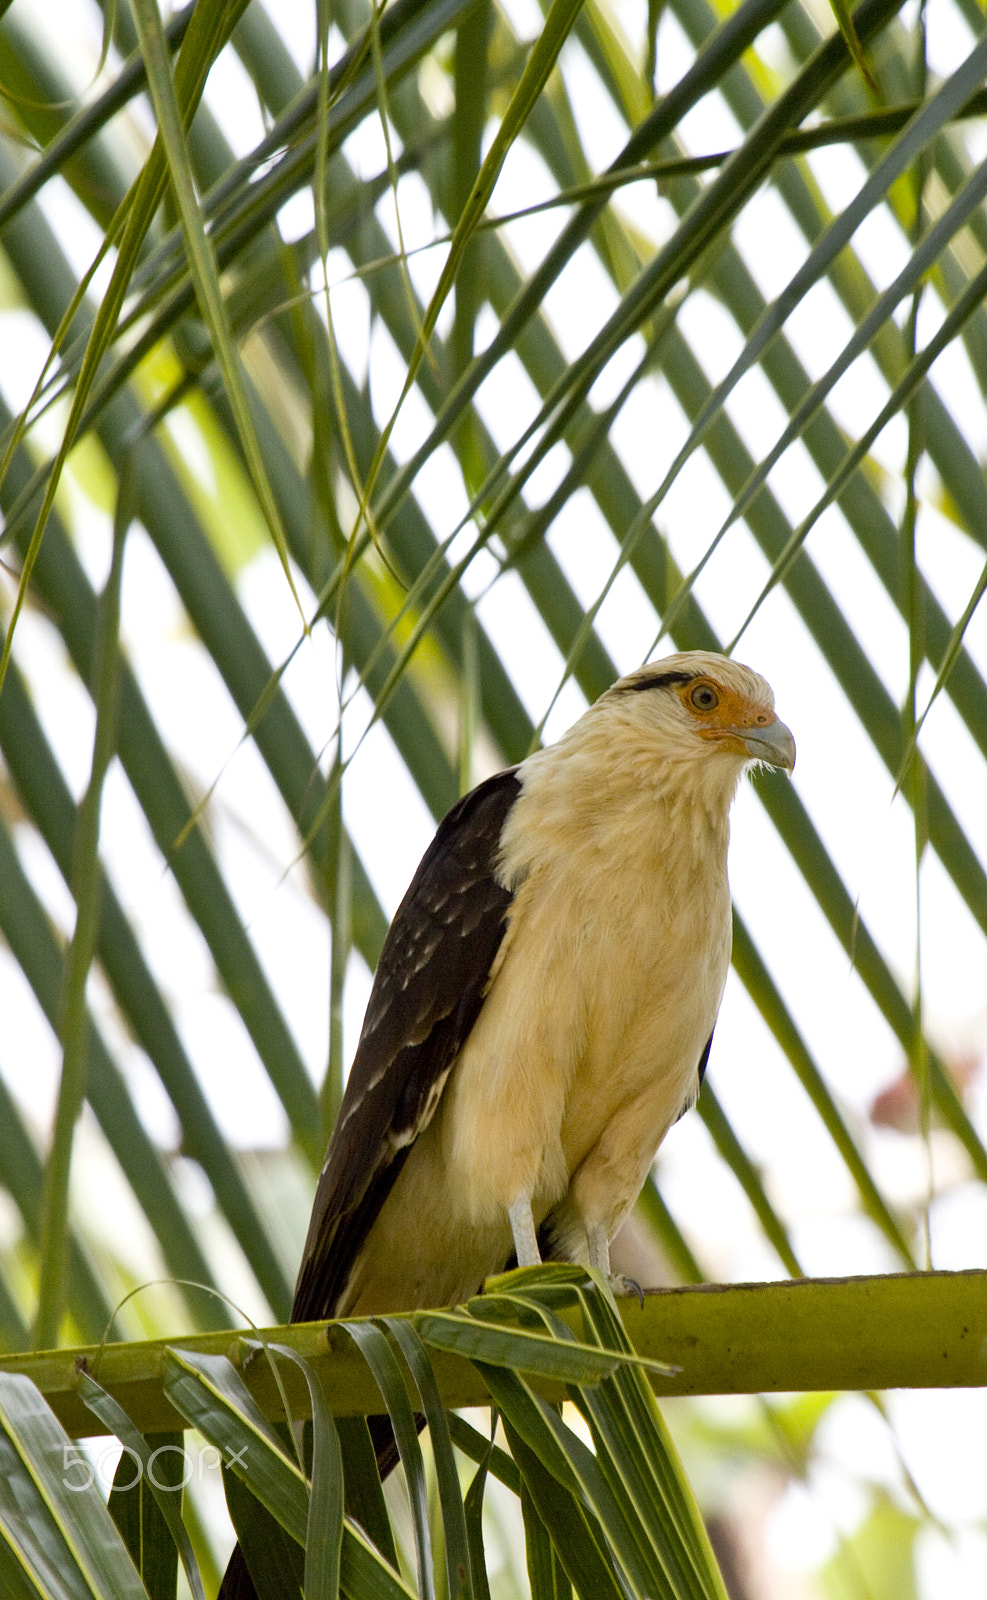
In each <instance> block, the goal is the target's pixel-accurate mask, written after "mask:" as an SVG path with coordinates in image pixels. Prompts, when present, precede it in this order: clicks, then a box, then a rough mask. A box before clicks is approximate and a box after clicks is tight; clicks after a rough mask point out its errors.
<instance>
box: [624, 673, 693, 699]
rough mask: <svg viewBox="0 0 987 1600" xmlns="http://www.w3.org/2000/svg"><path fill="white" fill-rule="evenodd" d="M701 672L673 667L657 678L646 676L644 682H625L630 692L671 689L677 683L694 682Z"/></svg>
mask: <svg viewBox="0 0 987 1600" xmlns="http://www.w3.org/2000/svg"><path fill="white" fill-rule="evenodd" d="M701 676H702V674H701V673H699V672H681V671H679V670H678V669H677V668H675V667H673V668H671V670H670V671H668V672H661V673H659V674H658V676H657V677H656V678H645V679H644V681H643V682H642V683H625V685H624V688H625V690H626V691H627V693H628V694H639V693H640V692H641V690H642V689H671V688H673V687H674V686H675V685H676V684H680V683H692V682H693V681H694V680H695V679H696V678H699V677H701Z"/></svg>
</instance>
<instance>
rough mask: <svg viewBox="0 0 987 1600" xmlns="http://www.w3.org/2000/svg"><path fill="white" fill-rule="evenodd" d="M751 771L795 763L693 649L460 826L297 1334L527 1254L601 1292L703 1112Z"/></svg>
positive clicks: (409, 906) (428, 1296)
mask: <svg viewBox="0 0 987 1600" xmlns="http://www.w3.org/2000/svg"><path fill="white" fill-rule="evenodd" d="M757 763H764V764H766V765H768V766H773V767H781V768H784V769H786V770H788V771H791V769H792V767H793V766H794V764H795V743H794V740H793V739H792V735H791V733H790V732H789V730H788V728H787V727H786V726H785V724H784V723H783V722H780V721H779V720H778V718H777V716H776V714H775V709H774V697H773V695H772V693H771V690H770V688H769V687H768V685H767V683H765V681H764V679H763V678H761V677H759V676H758V674H757V673H755V672H752V671H751V670H750V669H749V668H748V667H743V666H740V665H739V664H738V663H737V662H734V661H730V660H728V659H727V658H726V657H724V656H719V655H713V654H708V653H706V652H702V651H692V652H689V653H687V654H682V655H674V656H669V657H667V658H666V659H665V660H662V661H656V662H653V663H651V664H650V665H648V666H645V667H642V668H641V669H640V671H638V672H634V673H631V674H630V675H629V676H628V677H626V678H621V679H620V680H619V681H618V682H617V683H615V684H614V685H613V687H612V688H610V689H608V690H607V691H606V693H605V694H603V695H601V697H600V699H599V700H597V701H596V703H595V704H594V705H593V706H591V707H590V708H589V710H588V711H587V712H585V714H584V715H583V716H582V717H580V719H579V721H578V722H576V723H575V724H574V726H573V727H571V728H570V729H569V731H568V732H567V733H566V734H564V735H563V736H562V738H561V739H560V740H559V741H558V743H556V744H554V745H551V746H549V747H548V748H547V749H544V750H539V751H538V752H536V753H535V754H534V755H531V756H529V757H528V758H527V759H526V760H525V761H522V762H521V763H520V765H519V766H516V767H512V768H510V769H509V770H508V771H506V772H501V773H498V774H497V775H496V776H495V777H492V778H488V779H487V781H486V782H485V783H481V784H480V785H479V786H478V787H477V788H476V789H474V790H472V792H471V793H470V794H468V795H466V796H465V798H464V799H462V800H460V801H459V803H458V804H457V805H455V806H453V808H452V810H451V811H450V812H449V813H448V815H447V816H446V817H445V819H444V821H443V822H442V823H441V824H440V825H439V829H438V831H437V833H436V835H435V838H434V840H433V841H432V844H431V845H430V846H429V848H428V850H427V851H426V853H425V855H424V857H423V859H422V862H421V864H420V866H419V868H418V871H417V872H416V873H415V876H414V878H413V879H412V882H411V886H410V888H409V889H408V892H407V894H406V895H405V897H404V899H403V901H402V902H401V905H400V906H399V908H398V911H397V913H396V915H395V917H394V921H393V922H392V924H391V927H390V931H389V933H388V935H387V938H386V940H385V942H384V947H383V950H382V952H381V957H380V961H379V963H378V966H377V972H376V976H375V978H374V984H373V989H372V992H371V995H370V1002H369V1004H368V1007H367V1013H366V1017H365V1020H364V1024H363V1031H362V1033H361V1035H360V1041H359V1044H358V1046H357V1051H356V1055H355V1057H354V1060H353V1065H352V1069H351V1071H350V1075H349V1078H348V1080H347V1084H346V1090H345V1093H344V1095H343V1100H342V1105H341V1107H340V1111H339V1117H338V1119H337V1122H336V1127H335V1131H334V1133H333V1135H332V1138H331V1140H330V1143H329V1149H328V1152H327V1155H326V1160H325V1165H324V1166H323V1169H322V1175H321V1177H320V1179H319V1186H318V1192H317V1194H316V1198H315V1206H314V1209H313V1212H312V1220H311V1225H310V1227H309V1231H308V1238H307V1240H306V1243H305V1250H304V1254H303V1258H302V1266H301V1271H300V1273H299V1277H298V1285H297V1289H296V1292H295V1301H294V1307H293V1311H292V1318H293V1320H294V1321H307V1320H313V1319H316V1318H322V1317H338V1316H351V1315H365V1314H375V1313H383V1312H391V1311H403V1310H411V1309H414V1308H416V1307H427V1306H441V1305H450V1304H454V1303H456V1302H459V1301H462V1300H464V1299H466V1298H467V1297H468V1296H470V1295H472V1294H475V1293H476V1292H477V1290H478V1289H479V1288H480V1285H481V1284H482V1282H483V1280H484V1278H486V1277H487V1276H489V1275H490V1274H491V1273H493V1272H497V1271H499V1270H501V1269H502V1268H503V1267H504V1266H505V1265H506V1264H507V1263H508V1261H510V1260H511V1259H515V1260H516V1261H517V1263H518V1264H519V1265H521V1266H527V1265H532V1264H534V1263H535V1262H537V1261H539V1260H540V1259H542V1258H543V1257H544V1258H549V1259H555V1260H566V1261H581V1262H584V1263H586V1264H587V1265H589V1266H592V1267H596V1268H598V1269H599V1270H600V1271H601V1272H603V1273H604V1274H607V1275H609V1272H610V1252H609V1245H610V1240H611V1239H612V1238H613V1236H614V1234H615V1233H616V1231H617V1229H618V1228H619V1227H620V1224H621V1223H622V1222H623V1220H624V1218H625V1217H626V1216H627V1214H628V1212H629V1211H630V1209H631V1207H632V1206H633V1204H634V1201H635V1200H636V1199H637V1196H638V1194H639V1193H640V1191H641V1188H642V1186H643V1184H644V1181H645V1178H646V1177H647V1174H648V1171H649V1168H650V1166H651V1163H652V1161H653V1160H654V1157H655V1153H656V1151H657V1149H658V1146H659V1144H660V1143H661V1141H662V1139H663V1138H664V1136H665V1134H666V1133H667V1131H668V1129H669V1127H670V1126H671V1124H672V1123H673V1122H675V1120H676V1119H677V1118H678V1117H679V1116H681V1114H682V1112H683V1111H685V1110H686V1109H687V1108H688V1107H689V1106H690V1105H691V1104H692V1103H693V1101H694V1100H695V1098H696V1095H697V1094H698V1092H699V1086H700V1083H701V1081H702V1075H703V1071H704V1069H705V1065H706V1060H707V1057H708V1055H709V1048H710V1043H711V1040H712V1034H713V1026H714V1023H715V1021H716V1015H717V1012H718V1010H719V1006H720V1001H721V998H722V996H723V988H724V984H725V983H726V977H727V969H728V967H729V962H730V943H731V916H730V892H729V888H728V884H727V843H728V839H729V812H730V805H731V802H732V800H733V797H734V795H735V793H736V790H737V786H738V783H739V781H740V778H741V775H742V774H743V772H744V770H745V768H747V767H749V766H751V765H753V764H757ZM223 1592H224V1595H225V1594H226V1593H227V1592H228V1591H227V1590H226V1589H225V1588H224V1591H223ZM229 1592H230V1593H232V1592H233V1591H232V1590H230V1591H229Z"/></svg>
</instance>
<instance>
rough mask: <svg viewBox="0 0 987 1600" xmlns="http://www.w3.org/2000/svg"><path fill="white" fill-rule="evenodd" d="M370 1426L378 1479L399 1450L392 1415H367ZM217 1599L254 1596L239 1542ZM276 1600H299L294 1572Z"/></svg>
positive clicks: (251, 1599) (418, 1420) (419, 1421)
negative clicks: (378, 1474)
mask: <svg viewBox="0 0 987 1600" xmlns="http://www.w3.org/2000/svg"><path fill="white" fill-rule="evenodd" d="M415 1425H416V1427H417V1428H418V1432H419V1433H421V1431H422V1429H423V1428H424V1426H425V1418H424V1417H423V1416H419V1415H416V1417H415ZM367 1426H368V1428H369V1430H370V1440H371V1443H372V1444H373V1447H374V1455H375V1457H376V1458H377V1470H378V1472H379V1473H380V1476H381V1482H383V1480H384V1479H385V1478H386V1477H387V1476H388V1474H389V1473H391V1472H393V1471H394V1468H395V1467H396V1466H397V1464H398V1461H399V1460H400V1456H399V1454H398V1446H397V1440H396V1439H395V1437H394V1428H393V1426H392V1423H391V1419H390V1417H389V1416H387V1415H386V1414H385V1415H384V1416H373V1417H368V1418H367ZM217 1600H257V1590H256V1589H255V1587H254V1582H253V1579H252V1578H251V1576H250V1572H249V1570H248V1567H247V1563H246V1559H245V1558H244V1554H243V1551H242V1550H241V1549H240V1546H239V1545H235V1546H234V1549H233V1554H232V1555H231V1556H230V1559H229V1563H228V1565H227V1568H226V1572H225V1574H224V1576H223V1582H222V1584H221V1585H220V1590H219V1594H218V1596H217ZM278 1600H302V1597H301V1591H300V1589H299V1588H298V1586H297V1583H296V1582H295V1579H294V1577H293V1576H291V1575H289V1574H287V1573H285V1574H284V1588H283V1590H282V1592H281V1593H280V1594H279V1595H278Z"/></svg>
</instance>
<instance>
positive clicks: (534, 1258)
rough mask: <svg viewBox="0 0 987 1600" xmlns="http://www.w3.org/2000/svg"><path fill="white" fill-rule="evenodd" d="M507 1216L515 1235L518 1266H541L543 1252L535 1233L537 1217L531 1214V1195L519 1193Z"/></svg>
mask: <svg viewBox="0 0 987 1600" xmlns="http://www.w3.org/2000/svg"><path fill="white" fill-rule="evenodd" d="M507 1216H508V1219H509V1221H510V1224H511V1233H512V1234H513V1236H514V1253H515V1255H516V1256H517V1264H518V1266H519V1267H538V1266H540V1265H541V1252H540V1251H539V1249H538V1236H537V1234H536V1233H535V1219H534V1217H533V1216H532V1215H531V1196H530V1195H528V1194H519V1195H518V1197H517V1199H516V1200H515V1202H514V1204H513V1205H512V1206H510V1207H509V1209H508V1212H507Z"/></svg>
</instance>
